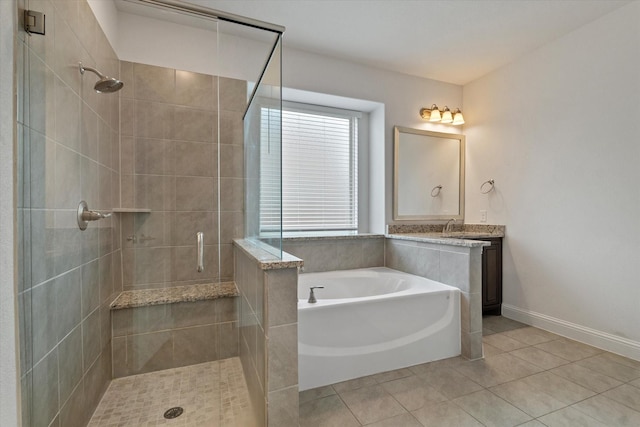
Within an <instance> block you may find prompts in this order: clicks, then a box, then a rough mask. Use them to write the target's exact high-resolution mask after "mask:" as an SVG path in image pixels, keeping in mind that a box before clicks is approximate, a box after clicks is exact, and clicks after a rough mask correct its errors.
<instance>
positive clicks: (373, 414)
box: [300, 316, 640, 427]
mask: <svg viewBox="0 0 640 427" xmlns="http://www.w3.org/2000/svg"><path fill="white" fill-rule="evenodd" d="M483 324H484V331H483V332H484V338H483V342H484V351H485V359H484V360H478V361H473V362H469V361H466V360H464V359H462V358H452V359H446V360H441V361H437V362H432V363H426V364H423V365H418V366H412V367H410V368H407V369H399V370H397V371H392V372H385V373H382V374H377V375H372V376H369V377H364V378H358V379H355V380H351V381H346V382H343V383H340V384H334V385H332V386H326V387H320V388H317V389H313V390H307V391H304V392H301V393H300V426H301V427H320V426H322V427H350V426H354V427H357V426H363V425H366V426H370V427H421V426H437V427H446V426H455V427H464V426H497V427H510V426H526V427H535V426H548V427H566V426H576V427H590V426H599V427H605V426H606V427H625V426H636V427H637V426H640V362H637V361H634V360H630V359H627V358H624V357H621V356H617V355H615V354H612V353H608V352H604V351H602V350H599V349H596V348H594V347H590V346H587V345H584V344H581V343H578V342H575V341H571V340H568V339H566V338H562V337H560V336H558V335H554V334H552V333H549V332H546V331H543V330H540V329H537V328H533V327H528V326H526V325H523V324H522V323H518V322H515V321H513V320H509V319H506V318H503V317H501V316H489V317H485V318H484V319H483Z"/></svg>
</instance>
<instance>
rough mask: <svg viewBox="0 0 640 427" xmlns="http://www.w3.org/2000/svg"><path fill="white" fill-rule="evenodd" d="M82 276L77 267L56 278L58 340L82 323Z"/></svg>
mask: <svg viewBox="0 0 640 427" xmlns="http://www.w3.org/2000/svg"><path fill="white" fill-rule="evenodd" d="M81 277H82V276H81V270H80V269H78V268H76V269H74V270H71V271H70V272H68V273H66V274H64V275H62V276H59V277H57V278H56V279H55V280H54V288H53V289H54V292H55V294H56V299H55V307H56V320H55V323H56V326H57V336H58V341H62V339H63V338H64V337H65V336H66V335H67V334H68V333H69V332H70V331H71V330H72V329H73V328H74V327H75V326H76V325H78V324H79V323H80V320H81V310H80V304H81V303H80V301H81V295H82V294H81V292H82V291H81Z"/></svg>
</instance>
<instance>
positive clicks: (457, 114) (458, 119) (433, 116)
mask: <svg viewBox="0 0 640 427" xmlns="http://www.w3.org/2000/svg"><path fill="white" fill-rule="evenodd" d="M420 117H422V118H423V119H425V120H429V121H430V122H440V123H446V124H452V125H462V124H464V116H463V115H462V111H460V109H459V108H456V110H455V111H454V112H453V113H452V112H451V110H450V109H449V107H447V106H446V105H445V107H444V109H443V110H440V109H439V108H438V106H437V105H436V104H433V105H432V106H431V108H421V109H420Z"/></svg>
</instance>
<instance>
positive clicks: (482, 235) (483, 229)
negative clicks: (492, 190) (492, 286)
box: [385, 224, 505, 247]
mask: <svg viewBox="0 0 640 427" xmlns="http://www.w3.org/2000/svg"><path fill="white" fill-rule="evenodd" d="M442 227H443V226H442V225H434V224H425V225H419V224H418V225H389V227H388V230H389V233H388V234H386V235H385V236H386V237H387V238H390V239H400V240H414V241H421V242H427V243H437V244H444V245H451V246H466V247H476V246H487V245H488V244H487V243H486V242H482V241H480V240H474V239H487V238H497V237H504V235H505V226H504V225H487V224H464V225H455V224H454V226H453V227H452V231H450V232H448V233H446V234H444V233H443V232H442Z"/></svg>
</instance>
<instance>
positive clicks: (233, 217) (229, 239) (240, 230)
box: [220, 211, 244, 244]
mask: <svg viewBox="0 0 640 427" xmlns="http://www.w3.org/2000/svg"><path fill="white" fill-rule="evenodd" d="M243 234H244V217H243V215H242V212H241V211H225V212H220V243H228V244H231V243H233V239H240V238H242V236H243Z"/></svg>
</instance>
